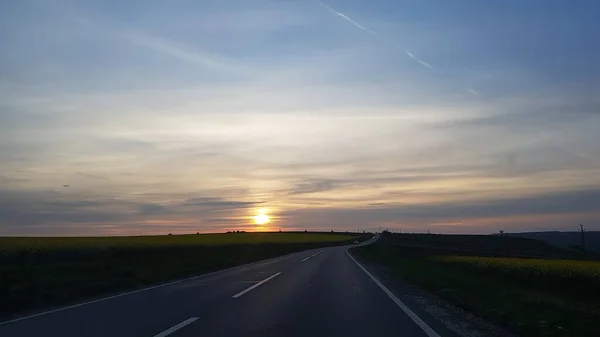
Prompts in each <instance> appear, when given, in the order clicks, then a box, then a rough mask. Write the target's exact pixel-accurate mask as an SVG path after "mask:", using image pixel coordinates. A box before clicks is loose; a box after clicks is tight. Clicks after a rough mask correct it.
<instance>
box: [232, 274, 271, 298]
mask: <svg viewBox="0 0 600 337" xmlns="http://www.w3.org/2000/svg"><path fill="white" fill-rule="evenodd" d="M279 274H281V272H279V273H277V274H273V275H271V276H269V277H267V278H266V279H264V280H262V281H260V282H258V283H257V284H255V285H253V286H252V287H250V288H248V289H246V290H242V291H240V292H239V293H237V294H235V295H233V296H231V298H238V297H240V296H242V295H244V294H245V293H247V292H249V291H250V290H252V289H254V288H257V287H259V286H261V285H262V284H263V283H266V282H269V280H271V279H272V278H275V277H277V276H279Z"/></svg>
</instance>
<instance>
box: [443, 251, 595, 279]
mask: <svg viewBox="0 0 600 337" xmlns="http://www.w3.org/2000/svg"><path fill="white" fill-rule="evenodd" d="M435 259H436V260H438V261H442V262H448V263H459V264H463V265H466V266H469V267H471V268H475V269H479V270H482V271H494V272H496V273H504V274H511V275H522V276H530V277H533V276H540V277H544V276H546V277H561V278H572V279H578V278H595V279H599V280H600V261H578V260H546V259H525V258H499V257H480V256H439V257H435Z"/></svg>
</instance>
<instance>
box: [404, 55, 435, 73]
mask: <svg viewBox="0 0 600 337" xmlns="http://www.w3.org/2000/svg"><path fill="white" fill-rule="evenodd" d="M406 55H407V56H408V57H410V58H411V59H413V60H415V61H416V62H417V63H419V64H420V65H422V66H424V67H427V68H429V69H433V66H432V65H431V64H429V63H427V62H425V61H423V60H420V59H418V58H417V57H415V55H413V53H411V52H409V51H407V52H406Z"/></svg>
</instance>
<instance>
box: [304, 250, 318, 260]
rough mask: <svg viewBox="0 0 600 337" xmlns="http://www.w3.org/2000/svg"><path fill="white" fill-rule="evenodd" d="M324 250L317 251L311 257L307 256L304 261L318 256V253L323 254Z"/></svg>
mask: <svg viewBox="0 0 600 337" xmlns="http://www.w3.org/2000/svg"><path fill="white" fill-rule="evenodd" d="M322 252H323V251H320V252H317V253H315V254H313V255H311V256H309V257H307V258H305V259H304V260H302V262H304V261H306V260H308V259H310V258H311V257H315V256H317V255H319V254H321V253H322Z"/></svg>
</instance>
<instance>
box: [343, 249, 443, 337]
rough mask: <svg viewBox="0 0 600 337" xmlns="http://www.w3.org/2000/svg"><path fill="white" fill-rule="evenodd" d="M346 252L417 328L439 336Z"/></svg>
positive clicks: (431, 335) (430, 336)
mask: <svg viewBox="0 0 600 337" xmlns="http://www.w3.org/2000/svg"><path fill="white" fill-rule="evenodd" d="M346 254H348V256H349V257H350V258H351V259H352V261H354V263H356V265H357V266H359V267H360V269H362V271H364V272H365V274H367V275H368V276H369V277H370V278H371V280H373V282H375V284H377V285H378V286H379V288H381V290H383V292H384V293H386V294H387V295H388V296H389V297H390V298H391V299H392V301H394V303H396V304H397V305H398V306H399V307H400V309H402V311H404V313H406V315H407V316H408V317H410V319H412V320H413V322H415V324H417V325H418V326H419V328H421V330H423V331H424V332H425V334H427V336H429V337H441V336H440V335H438V333H437V332H435V331H434V330H433V329H432V328H431V327H430V326H429V325H427V323H425V322H424V321H423V320H422V319H421V317H419V316H418V315H417V314H415V312H414V311H412V310H410V308H409V307H407V306H406V304H404V302H402V301H401V300H400V299H399V298H398V297H396V295H394V293H392V292H391V291H390V290H389V289H388V288H387V287H386V286H384V285H383V284H382V283H381V282H379V280H378V279H377V278H375V276H373V275H372V274H371V273H369V271H368V270H367V269H365V267H363V266H362V265H361V264H360V263H358V261H356V260H355V259H354V258H353V257H352V255H351V254H350V252H349V251H348V249H346Z"/></svg>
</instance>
